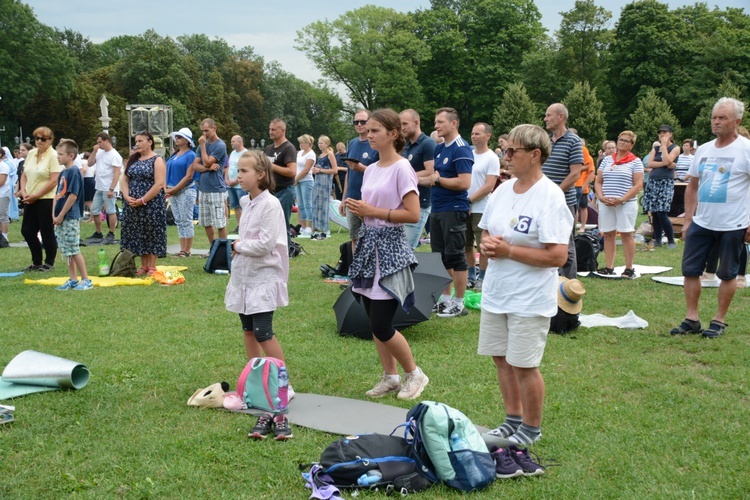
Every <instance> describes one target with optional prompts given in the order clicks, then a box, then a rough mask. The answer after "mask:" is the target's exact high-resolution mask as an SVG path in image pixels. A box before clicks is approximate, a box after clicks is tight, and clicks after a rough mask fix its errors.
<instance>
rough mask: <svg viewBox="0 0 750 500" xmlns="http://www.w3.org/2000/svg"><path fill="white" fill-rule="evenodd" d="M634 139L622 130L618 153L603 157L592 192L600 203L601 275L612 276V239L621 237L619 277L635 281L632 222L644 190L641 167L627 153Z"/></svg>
mask: <svg viewBox="0 0 750 500" xmlns="http://www.w3.org/2000/svg"><path fill="white" fill-rule="evenodd" d="M635 139H636V136H635V134H634V133H633V132H631V131H629V130H625V131H624V132H620V135H619V137H618V138H617V151H616V152H615V154H613V155H611V156H606V157H605V158H604V159H603V160H602V163H601V164H600V165H599V172H597V174H596V182H595V183H594V189H595V190H596V198H597V199H598V200H599V230H600V231H601V232H602V233H603V234H604V260H605V262H606V264H605V266H604V267H603V268H602V269H599V270H598V271H597V272H598V273H599V274H604V275H613V274H615V271H614V267H615V249H616V246H615V243H616V241H615V239H616V237H617V233H618V232H619V233H620V238H621V239H622V251H623V253H624V254H625V270H624V271H623V272H622V275H621V277H623V278H628V279H632V278H635V271H634V270H633V260H634V259H635V238H634V235H635V219H636V216H637V215H638V201H637V199H638V193H639V192H640V191H641V188H642V187H643V163H642V162H641V159H640V158H638V157H637V156H636V155H634V154H633V153H632V152H631V151H630V150H631V149H633V146H635Z"/></svg>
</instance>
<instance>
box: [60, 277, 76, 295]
mask: <svg viewBox="0 0 750 500" xmlns="http://www.w3.org/2000/svg"><path fill="white" fill-rule="evenodd" d="M77 286H78V280H71V279H69V280H68V281H66V282H65V283H63V284H62V285H60V286H58V287H56V288H55V290H60V291H61V292H62V291H64V290H72V289H74V288H75V287H77Z"/></svg>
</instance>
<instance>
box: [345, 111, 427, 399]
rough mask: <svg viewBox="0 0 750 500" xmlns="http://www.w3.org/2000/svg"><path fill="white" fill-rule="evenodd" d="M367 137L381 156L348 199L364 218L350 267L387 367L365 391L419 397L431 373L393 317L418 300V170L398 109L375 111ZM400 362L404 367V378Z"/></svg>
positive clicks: (370, 394)
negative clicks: (414, 242)
mask: <svg viewBox="0 0 750 500" xmlns="http://www.w3.org/2000/svg"><path fill="white" fill-rule="evenodd" d="M367 139H368V140H369V142H370V147H372V148H373V149H374V150H376V151H378V153H379V154H380V160H379V161H378V162H377V163H374V164H372V165H370V166H368V167H367V170H365V174H364V178H363V181H362V199H361V200H354V199H352V198H347V199H346V206H347V208H348V209H349V211H350V212H351V213H353V214H354V215H356V216H358V217H361V218H362V219H363V220H364V225H363V226H362V230H361V231H360V237H359V240H358V241H357V248H356V249H355V251H354V256H353V261H352V265H351V266H350V267H349V277H350V278H351V279H352V285H353V286H352V291H353V292H354V293H355V295H356V296H357V297H358V298H359V299H360V300H361V301H362V303H363V305H364V307H365V311H367V316H368V318H369V319H370V328H371V329H372V333H373V336H374V337H375V338H374V340H375V346H376V348H377V350H378V356H380V362H381V364H382V365H383V372H384V373H383V376H382V378H381V379H380V381H379V382H378V383H377V384H376V385H375V387H373V388H372V389H370V390H369V391H367V392H366V393H365V395H366V396H368V397H371V398H379V397H381V396H384V395H386V394H388V393H391V392H398V398H399V399H414V398H417V397H419V395H420V394H422V391H423V390H424V388H425V386H427V383H428V382H429V379H428V378H427V376H426V375H425V374H424V373H423V372H422V370H421V369H420V368H419V367H418V366H417V365H416V363H415V362H414V356H412V353H411V347H409V343H408V342H407V341H406V339H405V338H404V336H403V335H401V333H400V332H399V331H398V330H396V329H395V328H394V327H393V317H394V315H395V314H396V310H397V308H398V307H403V308H405V309H408V308H409V307H411V305H413V303H414V280H413V279H412V275H411V271H412V269H413V268H414V267H415V266H416V264H417V259H416V257H414V252H413V251H412V249H411V247H410V246H409V244H408V243H407V242H406V238H405V236H404V228H403V225H404V223H414V222H417V221H418V220H419V215H420V212H419V195H418V191H417V176H416V174H415V172H414V169H412V167H411V164H410V163H409V161H408V160H406V159H405V158H402V157H401V155H400V151H401V150H402V149H403V147H404V139H403V137H402V136H401V121H400V119H399V116H398V114H397V113H396V112H395V111H393V110H391V109H380V110H377V111H375V112H374V113H373V114H372V115H371V116H370V119H369V120H368V121H367ZM398 365H401V367H402V368H403V369H404V373H405V377H404V380H403V383H402V382H401V377H400V376H399V374H398Z"/></svg>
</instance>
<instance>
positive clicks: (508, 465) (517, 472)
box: [490, 446, 523, 479]
mask: <svg viewBox="0 0 750 500" xmlns="http://www.w3.org/2000/svg"><path fill="white" fill-rule="evenodd" d="M490 455H492V459H493V460H494V461H495V477H496V478H499V479H510V478H512V477H518V476H523V468H522V467H521V466H520V465H518V463H517V462H516V461H515V460H513V457H512V456H511V454H510V449H509V448H507V447H506V448H498V447H496V446H493V447H492V448H491V449H490Z"/></svg>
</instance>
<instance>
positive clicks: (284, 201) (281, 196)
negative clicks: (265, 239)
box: [274, 186, 294, 245]
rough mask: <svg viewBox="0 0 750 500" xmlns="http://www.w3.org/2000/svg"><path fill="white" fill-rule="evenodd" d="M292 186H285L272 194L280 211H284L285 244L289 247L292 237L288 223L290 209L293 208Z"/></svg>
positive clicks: (290, 214) (290, 217) (290, 216)
mask: <svg viewBox="0 0 750 500" xmlns="http://www.w3.org/2000/svg"><path fill="white" fill-rule="evenodd" d="M293 188H294V186H286V187H283V188H281V189H277V190H276V192H275V193H274V196H276V199H277V200H279V203H281V209H282V210H283V211H284V220H285V221H286V242H287V245H289V244H290V243H291V241H292V237H291V235H290V234H289V221H290V220H291V219H292V207H293V206H294V189H293Z"/></svg>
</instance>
